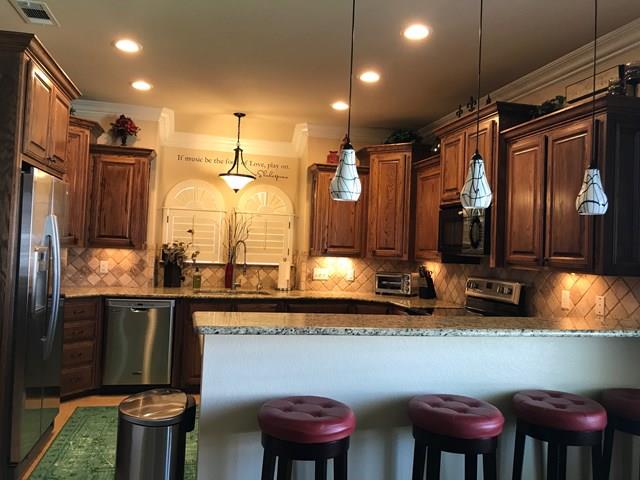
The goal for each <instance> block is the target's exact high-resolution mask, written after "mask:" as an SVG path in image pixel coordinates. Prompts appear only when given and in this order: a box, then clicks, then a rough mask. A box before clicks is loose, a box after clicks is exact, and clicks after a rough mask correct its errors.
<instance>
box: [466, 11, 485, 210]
mask: <svg viewBox="0 0 640 480" xmlns="http://www.w3.org/2000/svg"><path fill="white" fill-rule="evenodd" d="M483 10H484V2H483V0H480V26H479V28H478V103H477V107H476V151H475V153H474V154H473V156H472V157H471V160H470V161H469V168H468V169H467V176H466V177H465V180H464V184H463V186H462V190H461V191H460V203H461V204H462V208H465V209H483V208H489V206H490V205H491V200H492V199H493V193H492V192H491V186H490V185H489V180H488V179H487V174H486V172H485V170H484V160H483V158H482V155H480V151H479V149H478V144H479V142H480V80H481V78H482V77H481V76H482V13H483Z"/></svg>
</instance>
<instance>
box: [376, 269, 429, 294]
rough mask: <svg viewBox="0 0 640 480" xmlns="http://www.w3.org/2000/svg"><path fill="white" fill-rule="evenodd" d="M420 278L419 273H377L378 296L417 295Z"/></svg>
mask: <svg viewBox="0 0 640 480" xmlns="http://www.w3.org/2000/svg"><path fill="white" fill-rule="evenodd" d="M419 280H420V276H419V275H418V274H417V273H376V283H375V292H376V293H377V294H378V295H404V296H407V297H410V296H413V295H417V294H418V287H419V283H420V282H419Z"/></svg>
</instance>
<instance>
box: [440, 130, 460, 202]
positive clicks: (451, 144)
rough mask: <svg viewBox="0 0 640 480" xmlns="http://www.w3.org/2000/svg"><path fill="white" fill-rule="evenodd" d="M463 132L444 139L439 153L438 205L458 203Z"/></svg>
mask: <svg viewBox="0 0 640 480" xmlns="http://www.w3.org/2000/svg"><path fill="white" fill-rule="evenodd" d="M464 148H465V132H464V131H463V132H458V133H455V134H453V135H449V136H448V137H445V138H444V139H443V141H442V149H441V153H440V172H441V180H440V203H459V202H460V190H461V189H462V184H463V183H464V168H465V166H466V163H465V161H464V154H465V152H464Z"/></svg>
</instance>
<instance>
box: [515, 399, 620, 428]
mask: <svg viewBox="0 0 640 480" xmlns="http://www.w3.org/2000/svg"><path fill="white" fill-rule="evenodd" d="M512 405H513V409H514V411H515V413H516V415H517V416H518V418H520V419H522V420H524V421H526V422H528V423H531V424H533V425H540V426H543V427H548V428H555V429H557V430H567V431H571V432H593V431H598V430H604V428H605V427H606V426H607V412H606V411H605V409H604V408H603V407H602V405H600V404H599V403H598V402H596V401H595V400H591V399H590V398H587V397H583V396H581V395H574V394H573V393H566V392H558V391H555V390H523V391H521V392H518V393H516V394H515V395H514V396H513V401H512Z"/></svg>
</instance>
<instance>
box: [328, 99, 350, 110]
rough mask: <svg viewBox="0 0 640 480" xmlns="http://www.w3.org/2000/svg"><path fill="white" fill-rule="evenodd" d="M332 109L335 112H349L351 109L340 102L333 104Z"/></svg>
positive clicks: (346, 104)
mask: <svg viewBox="0 0 640 480" xmlns="http://www.w3.org/2000/svg"><path fill="white" fill-rule="evenodd" d="M331 108H333V109H334V110H347V109H348V108H349V104H348V103H345V102H343V101H342V100H339V101H337V102H333V103H332V104H331Z"/></svg>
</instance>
